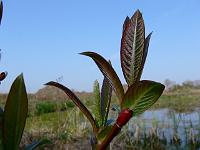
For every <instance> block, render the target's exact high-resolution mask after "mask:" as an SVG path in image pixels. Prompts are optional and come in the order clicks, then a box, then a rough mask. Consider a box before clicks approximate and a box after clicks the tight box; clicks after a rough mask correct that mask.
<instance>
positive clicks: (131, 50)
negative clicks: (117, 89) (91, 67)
mask: <svg viewBox="0 0 200 150" xmlns="http://www.w3.org/2000/svg"><path fill="white" fill-rule="evenodd" d="M144 41H145V28H144V20H143V17H142V14H141V13H140V11H139V10H137V11H136V12H135V14H134V15H133V16H132V18H131V19H129V18H128V17H127V18H126V20H125V22H124V27H123V34H122V39H121V50H120V57H121V67H122V71H123V74H124V77H125V79H126V82H127V84H128V85H129V86H130V85H132V84H133V83H134V82H135V81H137V80H138V74H139V72H140V69H141V64H142V58H143V53H144V52H143V51H144Z"/></svg>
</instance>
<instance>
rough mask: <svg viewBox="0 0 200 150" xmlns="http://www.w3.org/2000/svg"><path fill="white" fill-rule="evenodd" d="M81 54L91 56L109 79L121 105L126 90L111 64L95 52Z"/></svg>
mask: <svg viewBox="0 0 200 150" xmlns="http://www.w3.org/2000/svg"><path fill="white" fill-rule="evenodd" d="M80 54H81V55H85V56H89V57H91V58H92V59H93V60H94V61H95V63H96V64H97V66H98V67H99V69H100V70H101V72H102V73H103V75H104V76H106V77H107V79H108V80H109V81H110V83H111V84H112V86H113V89H114V91H115V93H116V95H117V97H118V99H119V101H120V103H121V101H122V98H123V96H124V89H123V86H122V83H121V81H120V80H119V77H118V76H117V74H116V72H115V70H114V69H113V67H112V66H111V64H109V62H108V61H106V60H105V59H104V58H103V57H102V56H101V55H99V54H97V53H94V52H83V53H80Z"/></svg>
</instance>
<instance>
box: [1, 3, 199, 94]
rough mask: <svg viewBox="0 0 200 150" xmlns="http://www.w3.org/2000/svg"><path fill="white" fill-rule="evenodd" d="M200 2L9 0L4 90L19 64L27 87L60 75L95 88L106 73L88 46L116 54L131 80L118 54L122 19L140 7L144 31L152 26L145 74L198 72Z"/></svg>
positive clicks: (193, 75) (189, 76)
mask: <svg viewBox="0 0 200 150" xmlns="http://www.w3.org/2000/svg"><path fill="white" fill-rule="evenodd" d="M199 7H200V1H199V0H190V1H188V0H176V1H174V0H168V1H160V0H152V1H148V0H123V1H122V0H119V1H116V0H109V1H108V0H101V1H93V0H84V1H81V0H79V1H77V0H57V1H51V0H48V1H47V0H42V1H41V0H34V1H33V0H29V1H27V0H19V1H10V0H7V1H6V0H4V14H3V19H2V25H1V27H0V48H1V49H2V58H1V61H0V70H2V71H4V70H6V71H8V77H7V78H6V79H5V80H4V81H3V82H2V84H1V86H0V91H1V92H7V91H8V90H9V88H10V86H11V83H12V82H13V80H14V79H15V77H16V76H17V75H19V74H20V73H21V72H23V74H24V78H25V82H26V86H27V91H28V92H36V91H37V90H38V89H40V88H42V87H43V84H44V83H46V82H48V81H50V80H56V79H57V78H59V77H60V76H63V80H62V82H61V83H63V84H65V85H66V86H68V87H69V88H72V89H76V90H79V91H91V90H92V86H93V82H94V80H95V79H98V80H100V81H101V80H102V74H101V73H100V72H99V70H98V68H97V67H96V65H95V64H94V62H93V61H92V60H91V59H89V58H87V57H85V56H81V55H79V54H78V53H80V52H82V51H88V50H89V51H95V52H98V53H99V54H101V55H103V56H104V57H105V58H107V59H111V61H112V64H113V66H114V68H115V69H116V72H117V73H118V75H119V77H120V79H122V82H123V83H125V81H124V79H123V75H122V71H121V67H120V59H119V49H120V39H121V33H122V24H123V21H124V19H125V17H126V16H127V15H128V16H132V14H133V13H134V12H135V11H136V10H137V9H140V11H141V12H142V13H143V17H144V20H145V26H146V34H148V33H149V32H151V31H153V35H152V39H151V43H150V47H149V54H148V57H147V61H146V65H145V68H144V72H143V76H142V79H150V80H155V81H160V82H163V81H164V80H165V79H167V78H168V79H171V80H174V81H176V82H177V83H181V82H183V81H185V80H198V79H200V69H198V65H199V64H200V44H199V42H200V29H199V28H200V8H199Z"/></svg>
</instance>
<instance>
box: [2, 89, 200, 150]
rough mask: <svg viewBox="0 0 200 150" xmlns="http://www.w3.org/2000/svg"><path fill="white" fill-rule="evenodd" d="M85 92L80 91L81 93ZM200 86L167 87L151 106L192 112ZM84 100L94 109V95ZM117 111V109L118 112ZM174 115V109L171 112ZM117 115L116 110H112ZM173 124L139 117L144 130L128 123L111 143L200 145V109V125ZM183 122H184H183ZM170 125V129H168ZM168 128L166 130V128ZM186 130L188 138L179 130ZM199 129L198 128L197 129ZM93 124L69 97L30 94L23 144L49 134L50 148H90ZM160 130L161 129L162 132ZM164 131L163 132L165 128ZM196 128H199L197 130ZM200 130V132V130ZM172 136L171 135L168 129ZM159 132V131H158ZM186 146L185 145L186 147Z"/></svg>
mask: <svg viewBox="0 0 200 150" xmlns="http://www.w3.org/2000/svg"><path fill="white" fill-rule="evenodd" d="M6 96H7V95H6V94H1V95H0V104H1V106H4V104H5V99H6ZM81 96H82V95H81V94H80V93H79V97H81ZM199 98H200V90H199V89H181V90H173V91H166V92H165V93H164V94H163V95H162V96H161V97H160V99H159V100H158V102H156V104H155V105H154V106H153V107H152V108H151V109H160V108H168V109H171V110H175V111H176V112H179V113H180V112H192V111H194V110H195V109H196V108H200V99H199ZM81 99H82V100H83V102H84V103H85V104H86V106H88V107H89V109H90V110H91V109H92V105H93V97H92V95H91V94H88V93H87V94H86V93H84V95H83V98H82V97H81ZM41 102H42V103H49V102H50V103H51V104H52V105H55V106H56V107H55V109H54V110H53V111H52V112H51V111H50V113H41V114H39V115H38V114H37V113H36V110H37V109H36V106H37V105H38V104H39V103H41ZM116 103H117V100H116V97H115V96H113V100H112V104H116ZM116 113H117V112H116ZM171 115H172V116H171V117H172V118H173V117H174V116H173V115H174V114H173V113H172V114H171ZM112 116H115V114H112ZM172 120H173V121H172V124H171V125H170V126H169V125H167V124H168V122H165V121H163V123H162V125H160V124H161V123H160V122H158V120H156V118H155V119H153V120H151V124H152V125H151V126H152V127H151V128H148V125H147V124H146V122H145V121H144V120H139V121H135V120H134V123H136V125H137V126H138V129H137V130H139V131H140V132H138V133H137V134H135V132H131V131H130V130H129V129H128V127H126V128H124V129H123V132H122V133H121V134H120V135H119V136H118V137H117V138H116V139H115V140H114V141H113V143H112V144H111V145H112V146H111V147H112V149H116V150H117V149H138V150H139V149H150V150H151V149H172V150H173V149H184V148H185V149H194V150H195V149H198V148H200V113H199V125H198V126H194V125H193V124H192V122H191V124H190V126H188V123H187V125H186V123H185V124H184V118H181V120H178V118H176V117H174V118H173V119H172ZM180 122H182V124H183V125H184V126H180ZM166 126H168V127H169V129H168V130H167V129H166ZM164 129H165V131H164ZM180 129H181V130H184V139H183V138H181V137H182V136H181V135H180V134H179V133H178V132H179V130H180ZM194 129H195V130H194ZM90 131H91V127H90V125H89V124H88V122H87V120H86V119H85V118H84V116H83V115H82V114H81V113H80V111H78V110H77V108H76V107H74V105H73V104H72V103H71V102H70V101H69V100H67V98H64V97H61V96H60V97H59V98H52V97H48V98H44V99H40V97H37V96H35V95H34V94H31V95H29V117H28V118H27V122H26V127H25V133H24V135H23V140H22V143H21V147H23V145H25V144H27V143H31V142H32V141H34V140H38V139H41V138H48V139H50V140H51V141H52V144H50V145H47V147H46V149H80V147H82V149H87V148H88V149H90V147H89V146H88V145H89V139H90ZM158 131H159V132H158ZM161 131H163V132H161ZM194 131H195V132H194ZM196 131H199V132H196ZM169 132H170V133H171V136H170V137H168V139H167V137H166V136H167V133H169ZM157 133H159V134H157ZM183 147H184V148H183Z"/></svg>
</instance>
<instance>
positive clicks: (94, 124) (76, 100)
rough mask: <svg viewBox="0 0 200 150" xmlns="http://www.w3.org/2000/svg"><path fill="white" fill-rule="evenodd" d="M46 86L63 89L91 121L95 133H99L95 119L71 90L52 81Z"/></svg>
mask: <svg viewBox="0 0 200 150" xmlns="http://www.w3.org/2000/svg"><path fill="white" fill-rule="evenodd" d="M45 85H50V86H55V87H57V88H59V89H61V90H62V91H64V92H65V93H66V94H67V95H68V97H69V98H70V99H71V100H72V101H73V102H74V104H75V105H76V106H77V107H78V108H79V109H80V110H81V111H82V112H83V114H84V115H85V116H86V117H87V119H88V120H89V121H90V123H91V125H92V127H93V130H94V132H96V131H97V125H96V122H95V120H94V118H93V117H92V115H91V113H90V112H89V110H88V109H87V108H86V107H85V105H84V104H83V103H82V102H81V101H80V99H79V98H78V97H77V96H76V95H75V94H74V93H73V92H72V91H71V90H70V89H68V88H67V87H65V86H63V85H62V84H60V83H57V82H54V81H50V82H48V83H46V84H45Z"/></svg>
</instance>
